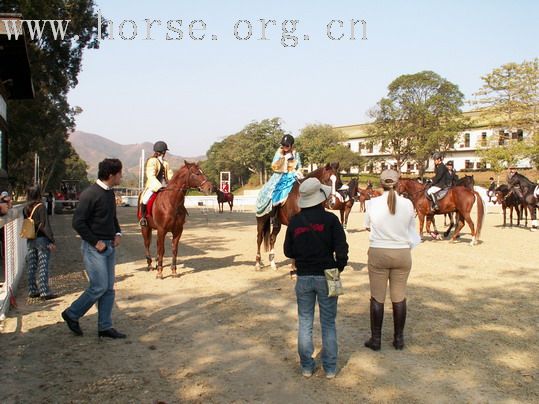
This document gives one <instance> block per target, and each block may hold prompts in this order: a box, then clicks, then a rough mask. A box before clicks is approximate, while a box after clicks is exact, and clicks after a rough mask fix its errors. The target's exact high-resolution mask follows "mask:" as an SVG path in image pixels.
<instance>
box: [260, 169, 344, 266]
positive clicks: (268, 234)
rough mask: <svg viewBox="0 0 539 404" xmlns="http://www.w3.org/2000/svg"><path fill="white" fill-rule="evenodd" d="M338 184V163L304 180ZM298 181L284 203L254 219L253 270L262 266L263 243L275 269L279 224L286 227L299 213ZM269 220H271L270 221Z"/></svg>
mask: <svg viewBox="0 0 539 404" xmlns="http://www.w3.org/2000/svg"><path fill="white" fill-rule="evenodd" d="M332 176H334V180H335V181H336V182H337V183H338V182H340V176H339V163H333V164H326V165H325V166H323V167H320V168H318V169H316V170H314V171H313V172H311V173H309V174H307V175H306V176H305V178H311V177H314V178H318V179H319V180H320V182H321V183H322V184H325V185H331V184H332V179H331V177H332ZM299 184H300V182H299V181H296V183H295V184H294V186H293V187H292V190H291V191H290V193H289V194H288V198H287V199H286V201H285V202H284V203H283V204H281V205H279V206H276V207H274V208H273V210H272V212H271V213H268V214H266V215H264V216H257V218H256V232H257V238H256V242H257V246H258V248H257V250H256V264H255V269H256V270H260V268H261V267H262V266H263V264H262V255H261V254H260V245H261V244H262V241H264V249H265V250H266V251H269V261H270V265H271V267H272V268H273V269H277V265H276V264H275V253H274V251H273V248H274V246H275V241H276V240H277V235H278V234H279V231H281V224H284V225H285V226H288V222H289V221H290V219H291V218H292V216H294V215H295V214H297V213H298V212H299V211H300V208H299V206H298V200H299ZM270 219H271V220H270ZM272 223H273V229H271V224H272Z"/></svg>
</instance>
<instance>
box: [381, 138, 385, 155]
mask: <svg viewBox="0 0 539 404" xmlns="http://www.w3.org/2000/svg"><path fill="white" fill-rule="evenodd" d="M385 151H386V141H385V140H382V143H381V144H380V153H384V152H385Z"/></svg>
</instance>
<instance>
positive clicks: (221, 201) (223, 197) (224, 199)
mask: <svg viewBox="0 0 539 404" xmlns="http://www.w3.org/2000/svg"><path fill="white" fill-rule="evenodd" d="M215 193H216V194H217V204H218V205H219V213H223V209H224V205H225V203H228V206H230V211H231V212H232V208H233V207H234V194H233V193H232V192H223V191H221V190H220V189H217V188H216V189H215Z"/></svg>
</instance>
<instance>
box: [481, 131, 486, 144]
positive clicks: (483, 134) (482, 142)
mask: <svg viewBox="0 0 539 404" xmlns="http://www.w3.org/2000/svg"><path fill="white" fill-rule="evenodd" d="M481 146H482V147H486V146H487V132H483V133H481Z"/></svg>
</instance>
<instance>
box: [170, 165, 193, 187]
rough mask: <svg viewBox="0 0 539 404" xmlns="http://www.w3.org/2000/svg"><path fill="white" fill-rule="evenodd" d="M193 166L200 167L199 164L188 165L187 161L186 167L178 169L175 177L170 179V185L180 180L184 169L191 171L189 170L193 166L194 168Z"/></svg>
mask: <svg viewBox="0 0 539 404" xmlns="http://www.w3.org/2000/svg"><path fill="white" fill-rule="evenodd" d="M193 165H195V166H197V167H198V164H197V163H188V162H187V161H184V165H183V166H181V167H180V168H178V169H177V170H176V171H175V172H174V175H173V176H172V178H171V179H170V182H169V183H175V182H176V181H177V180H178V178H179V176H180V175H181V173H182V170H184V169H187V170H189V168H190V167H191V166H193Z"/></svg>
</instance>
